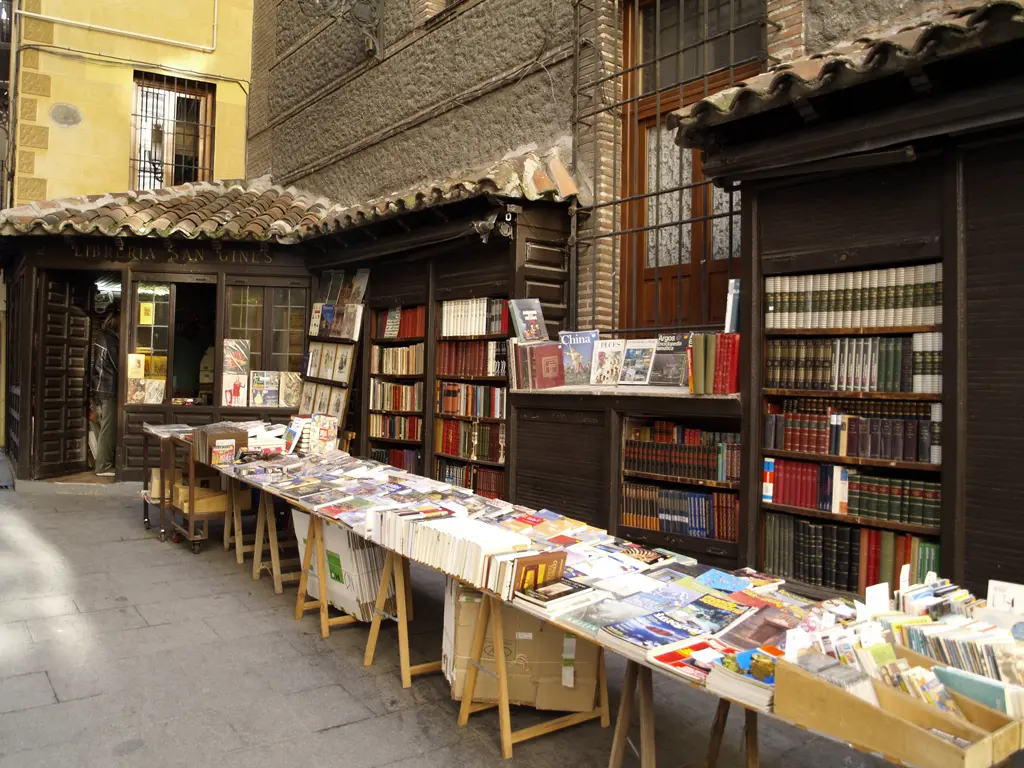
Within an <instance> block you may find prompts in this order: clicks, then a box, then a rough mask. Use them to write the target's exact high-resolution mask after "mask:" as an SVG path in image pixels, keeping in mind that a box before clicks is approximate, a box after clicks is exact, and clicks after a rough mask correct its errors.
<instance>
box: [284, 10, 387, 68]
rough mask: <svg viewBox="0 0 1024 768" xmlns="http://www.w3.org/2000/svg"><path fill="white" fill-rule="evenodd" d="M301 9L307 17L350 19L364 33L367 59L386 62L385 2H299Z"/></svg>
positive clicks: (364, 47)
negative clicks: (371, 58)
mask: <svg viewBox="0 0 1024 768" xmlns="http://www.w3.org/2000/svg"><path fill="white" fill-rule="evenodd" d="M299 8H300V9H301V10H302V12H303V13H305V14H306V15H307V16H312V17H318V16H333V17H334V18H335V19H336V20H337V21H339V22H340V21H341V20H342V19H346V18H347V19H349V20H350V21H352V22H354V23H355V25H356V26H357V27H359V31H360V32H362V33H363V49H364V52H365V53H366V56H367V58H369V57H371V56H372V57H373V58H374V59H376V60H377V61H383V60H384V0H299Z"/></svg>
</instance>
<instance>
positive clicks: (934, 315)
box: [925, 264, 939, 325]
mask: <svg viewBox="0 0 1024 768" xmlns="http://www.w3.org/2000/svg"><path fill="white" fill-rule="evenodd" d="M927 266H928V291H927V294H928V317H927V318H926V319H925V322H926V323H927V324H928V325H935V323H937V322H939V308H938V306H937V305H936V303H935V293H936V292H935V288H936V285H935V284H936V283H937V282H938V280H939V265H938V264H928V265H927Z"/></svg>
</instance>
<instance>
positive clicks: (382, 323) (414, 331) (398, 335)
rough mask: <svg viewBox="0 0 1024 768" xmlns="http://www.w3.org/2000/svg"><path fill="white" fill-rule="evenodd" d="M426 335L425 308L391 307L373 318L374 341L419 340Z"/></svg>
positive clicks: (420, 306)
mask: <svg viewBox="0 0 1024 768" xmlns="http://www.w3.org/2000/svg"><path fill="white" fill-rule="evenodd" d="M426 335H427V307H426V305H424V304H420V305H419V306H416V307H392V308H391V309H387V310H384V311H383V312H377V313H376V315H375V316H374V318H373V338H375V339H419V338H423V337H424V336H426Z"/></svg>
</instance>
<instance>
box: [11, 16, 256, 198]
mask: <svg viewBox="0 0 1024 768" xmlns="http://www.w3.org/2000/svg"><path fill="white" fill-rule="evenodd" d="M13 5H14V9H15V10H14V20H13V21H14V29H13V31H12V51H11V68H12V71H11V83H12V87H11V105H10V124H9V133H8V137H9V140H8V147H7V168H8V169H11V171H13V179H12V174H11V173H10V172H9V173H8V181H9V183H8V185H7V186H8V190H7V193H6V199H5V200H4V201H3V203H4V205H18V204H21V203H26V202H30V201H33V200H45V199H52V198H60V197H67V196H72V195H81V194H98V193H103V192H117V191H123V190H129V189H155V188H159V187H163V186H170V185H172V184H175V183H182V182H185V181H202V180H209V179H214V178H239V177H244V176H245V140H246V111H247V99H248V91H249V82H248V81H249V74H250V59H251V51H252V7H253V2H252V0H20V1H19V0H15V2H14V4H13ZM11 181H13V184H11V183H10V182H11Z"/></svg>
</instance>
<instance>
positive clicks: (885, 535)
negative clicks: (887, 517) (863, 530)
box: [878, 531, 896, 587]
mask: <svg viewBox="0 0 1024 768" xmlns="http://www.w3.org/2000/svg"><path fill="white" fill-rule="evenodd" d="M895 562H896V534H895V533H893V532H892V531H882V532H881V547H880V550H879V569H878V575H879V579H880V580H881V581H887V582H889V586H890V587H892V586H893V585H894V584H895V579H894V578H893V572H894V570H895Z"/></svg>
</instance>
